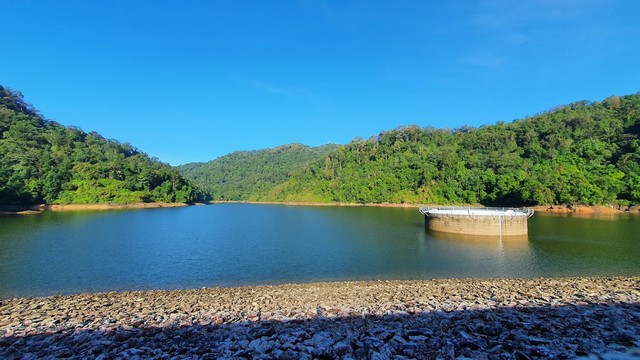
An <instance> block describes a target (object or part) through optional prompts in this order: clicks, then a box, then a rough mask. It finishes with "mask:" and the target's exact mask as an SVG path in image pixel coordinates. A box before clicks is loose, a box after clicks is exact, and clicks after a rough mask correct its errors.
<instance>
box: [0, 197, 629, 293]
mask: <svg viewBox="0 0 640 360" xmlns="http://www.w3.org/2000/svg"><path fill="white" fill-rule="evenodd" d="M528 226H529V229H528V235H525V236H518V237H513V238H511V237H509V238H503V239H499V238H486V237H477V236H464V235H453V234H441V233H436V232H430V231H429V230H426V229H425V224H424V217H423V215H421V214H420V213H419V212H418V210H417V209H416V208H377V207H335V206H327V207H310V206H281V205H254V204H217V205H209V206H191V207H184V208H170V209H144V210H119V211H102V212H91V211H85V212H46V213H43V214H38V215H28V216H26V215H25V216H4V217H0V298H10V297H17V296H44V295H56V294H66V293H77V292H98V291H124V290H147V289H186V288H200V287H214V286H241V285H257V284H280V283H290V282H296V283H299V282H315V281H340V280H391V279H432V278H452V277H462V278H487V277H540V276H545V277H557V276H616V275H640V261H638V259H640V235H639V234H640V216H638V215H633V214H620V215H612V216H607V217H576V216H566V215H565V216H562V215H548V214H541V213H537V214H536V215H535V216H533V217H532V218H530V219H529V225H528Z"/></svg>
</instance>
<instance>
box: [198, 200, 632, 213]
mask: <svg viewBox="0 0 640 360" xmlns="http://www.w3.org/2000/svg"><path fill="white" fill-rule="evenodd" d="M207 204H211V205H215V204H256V205H283V206H344V207H382V208H420V207H422V206H432V207H437V206H454V207H484V206H482V205H469V204H464V205H437V204H408V203H400V204H398V203H364V204H359V203H341V202H304V201H287V202H278V201H251V200H215V201H209V202H207ZM519 207H524V208H530V209H533V210H534V211H536V212H546V213H558V214H571V213H576V214H584V215H591V214H593V215H597V214H624V213H640V206H638V205H635V206H624V207H620V206H613V205H611V206H607V205H576V206H573V205H535V206H519ZM505 208H508V207H507V206H505Z"/></svg>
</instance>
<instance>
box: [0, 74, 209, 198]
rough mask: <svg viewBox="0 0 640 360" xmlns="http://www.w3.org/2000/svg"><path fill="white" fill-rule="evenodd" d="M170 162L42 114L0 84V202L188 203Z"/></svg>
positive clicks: (184, 184)
mask: <svg viewBox="0 0 640 360" xmlns="http://www.w3.org/2000/svg"><path fill="white" fill-rule="evenodd" d="M202 196H203V195H202V193H200V192H198V191H197V190H195V188H194V187H193V186H192V184H191V183H190V182H189V181H188V180H186V179H185V178H184V177H182V176H181V175H180V174H179V173H178V171H177V170H176V169H174V168H172V167H171V166H169V165H167V164H164V163H161V162H160V161H158V160H154V159H150V158H149V156H148V155H146V154H145V153H143V152H140V151H139V150H137V149H136V148H134V147H132V146H131V145H129V144H121V143H119V142H116V141H113V140H106V139H104V138H103V137H102V136H100V135H99V134H97V133H95V132H90V133H85V132H84V131H82V130H80V129H78V128H75V127H67V126H63V125H60V124H58V123H56V122H53V121H49V120H46V119H44V118H43V117H42V116H41V115H40V114H38V112H37V110H35V109H34V108H33V107H32V106H31V105H30V104H28V103H26V102H25V101H24V99H23V96H22V94H20V93H19V92H17V91H13V90H11V89H8V88H6V87H2V86H0V204H34V203H47V204H56V203H62V204H71V203H77V204H88V203H134V202H191V201H195V200H197V199H198V198H199V197H202Z"/></svg>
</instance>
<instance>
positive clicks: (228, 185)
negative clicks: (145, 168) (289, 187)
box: [178, 144, 338, 200]
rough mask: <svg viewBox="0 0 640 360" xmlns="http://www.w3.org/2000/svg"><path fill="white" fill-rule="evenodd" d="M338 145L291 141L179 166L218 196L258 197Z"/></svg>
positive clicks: (251, 198) (188, 176) (190, 177)
mask: <svg viewBox="0 0 640 360" xmlns="http://www.w3.org/2000/svg"><path fill="white" fill-rule="evenodd" d="M337 147H338V146H337V145H323V146H319V147H309V146H305V145H302V144H289V145H282V146H278V147H275V148H272V149H265V150H255V151H236V152H233V153H231V154H229V155H225V156H222V157H219V158H217V159H215V160H212V161H209V162H206V163H190V164H185V165H181V166H179V167H178V169H179V170H180V172H181V173H182V174H183V175H184V176H185V177H186V178H188V179H190V180H192V181H193V182H194V184H196V185H197V186H199V187H200V188H202V189H205V190H206V191H207V192H208V193H209V194H211V196H212V198H213V199H215V200H256V199H258V198H262V197H263V194H264V193H265V192H267V191H269V190H270V189H272V188H273V187H274V186H276V185H278V184H281V183H283V182H285V181H286V180H287V179H288V178H289V175H290V173H291V172H292V171H293V170H295V169H298V168H300V167H301V166H303V165H305V164H308V163H310V162H312V161H314V160H318V159H323V158H324V157H325V156H327V155H329V153H330V152H331V151H333V150H335V149H336V148H337Z"/></svg>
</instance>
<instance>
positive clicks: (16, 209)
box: [0, 202, 189, 215]
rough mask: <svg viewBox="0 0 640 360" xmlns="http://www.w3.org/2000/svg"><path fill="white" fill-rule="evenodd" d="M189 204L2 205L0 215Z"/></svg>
mask: <svg viewBox="0 0 640 360" xmlns="http://www.w3.org/2000/svg"><path fill="white" fill-rule="evenodd" d="M184 206H189V204H186V203H167V202H152V203H131V204H38V205H0V215H29V214H40V213H42V212H44V211H93V210H96V211H98V210H123V209H157V208H173V207H184Z"/></svg>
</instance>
